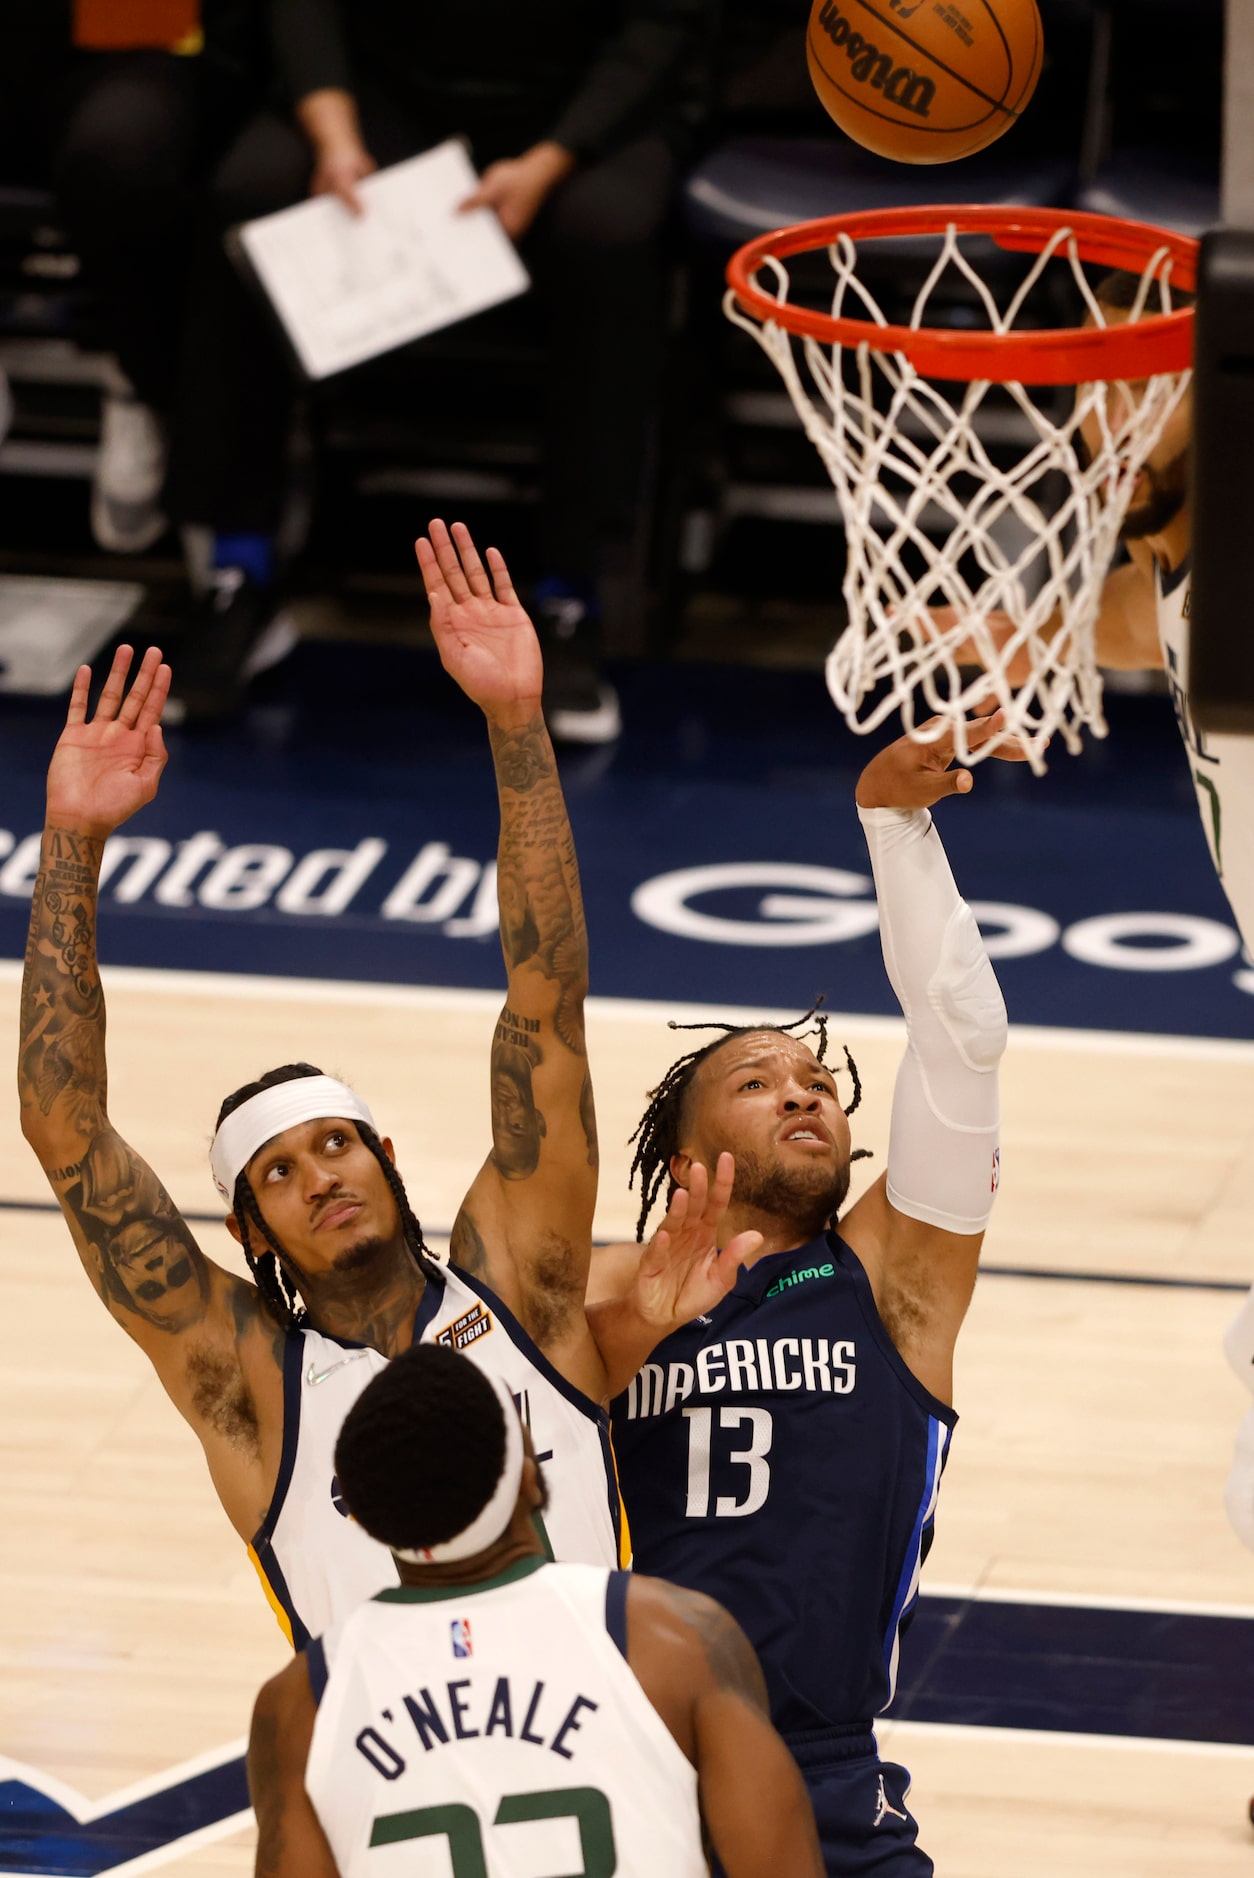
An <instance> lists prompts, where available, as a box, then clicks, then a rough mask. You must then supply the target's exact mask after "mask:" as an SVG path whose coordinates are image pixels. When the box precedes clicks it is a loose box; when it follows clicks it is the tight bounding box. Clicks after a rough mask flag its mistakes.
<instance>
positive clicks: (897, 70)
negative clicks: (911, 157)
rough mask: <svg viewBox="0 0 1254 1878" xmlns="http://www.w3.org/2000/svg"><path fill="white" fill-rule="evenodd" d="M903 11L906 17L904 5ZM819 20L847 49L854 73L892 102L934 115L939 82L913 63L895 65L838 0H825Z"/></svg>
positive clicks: (836, 43) (836, 42)
mask: <svg viewBox="0 0 1254 1878" xmlns="http://www.w3.org/2000/svg"><path fill="white" fill-rule="evenodd" d="M899 11H900V12H901V14H902V16H903V17H906V9H905V8H904V7H902V8H900V9H899ZM819 24H820V26H821V27H822V28H823V31H824V32H825V33H826V34H827V37H828V38H829V39H830V40H831V42H832V44H833V45H834V46H838V47H839V48H840V50H841V51H842V52H843V53H844V55H845V57H846V58H847V59H848V61H849V66H850V71H851V74H852V76H853V77H854V78H856V79H857V81H858V83H859V84H860V85H869V86H870V87H871V89H872V90H873V91H882V92H883V94H884V96H885V97H886V98H887V99H888V101H889V103H890V104H895V105H896V106H897V107H898V108H899V109H900V110H903V111H912V112H913V113H914V115H915V116H916V117H928V116H929V115H930V113H931V109H932V100H933V98H934V97H935V96H936V86H935V85H934V84H933V83H932V80H931V79H930V78H924V77H921V76H920V74H919V73H918V72H916V71H914V70H913V69H912V68H911V67H910V66H909V65H894V63H893V60H892V58H891V56H890V54H889V53H887V52H881V51H880V49H879V47H878V46H877V45H875V44H874V43H873V42H872V41H871V40H869V39H865V38H864V37H863V36H862V34H861V33H860V32H858V31H857V30H856V29H855V27H854V25H853V22H852V21H851V20H850V19H849V18H848V17H847V16H846V15H845V14H844V13H842V12H841V10H840V8H839V7H838V6H837V5H836V0H824V4H823V7H822V9H821V11H820V13H819Z"/></svg>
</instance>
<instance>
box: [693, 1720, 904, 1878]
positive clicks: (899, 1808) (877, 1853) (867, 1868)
mask: <svg viewBox="0 0 1254 1878" xmlns="http://www.w3.org/2000/svg"><path fill="white" fill-rule="evenodd" d="M864 1740H868V1741H869V1740H870V1738H869V1737H866V1738H864ZM788 1745H789V1748H790V1749H791V1750H792V1753H793V1756H794V1758H795V1759H796V1761H797V1764H798V1766H799V1767H800V1769H801V1777H802V1779H803V1780H804V1781H805V1783H806V1791H807V1792H808V1793H809V1795H810V1800H811V1804H812V1805H813V1807H814V1818H815V1822H816V1824H817V1826H818V1829H819V1844H820V1845H821V1847H822V1849H823V1869H824V1871H825V1872H827V1874H828V1878H933V1873H934V1871H935V1867H934V1865H933V1864H932V1861H931V1859H930V1858H929V1857H928V1856H927V1853H926V1852H924V1851H922V1850H921V1848H920V1847H919V1846H918V1845H917V1844H916V1843H915V1841H916V1838H917V1835H918V1830H919V1828H918V1824H917V1822H916V1821H915V1820H914V1818H913V1817H912V1816H911V1813H910V1809H909V1807H908V1806H907V1805H906V1794H907V1793H908V1792H909V1790H910V1776H909V1774H908V1773H907V1772H906V1770H905V1768H904V1767H898V1766H896V1764H895V1763H894V1762H892V1761H882V1760H880V1758H879V1756H878V1754H876V1753H875V1752H874V1742H873V1741H870V1750H869V1751H868V1750H867V1747H866V1746H865V1745H864V1744H863V1743H859V1742H857V1741H854V1740H851V1741H850V1742H849V1744H848V1746H849V1749H850V1750H852V1751H849V1752H845V1753H839V1756H838V1758H833V1753H834V1750H833V1743H832V1741H831V1740H830V1738H829V1739H827V1740H817V1739H815V1740H809V1741H799V1740H796V1739H793V1740H790V1741H789V1742H788ZM859 1749H861V1751H857V1750H859ZM713 1870H714V1873H715V1878H722V1868H721V1867H720V1866H719V1865H718V1864H717V1862H716V1863H715V1865H714V1867H713Z"/></svg>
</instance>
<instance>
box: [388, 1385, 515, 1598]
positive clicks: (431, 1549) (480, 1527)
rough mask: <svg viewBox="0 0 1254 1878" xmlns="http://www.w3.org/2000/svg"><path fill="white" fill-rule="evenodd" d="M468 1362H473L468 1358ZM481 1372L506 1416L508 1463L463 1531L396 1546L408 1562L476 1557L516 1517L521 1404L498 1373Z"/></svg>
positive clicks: (438, 1562) (434, 1562) (440, 1562)
mask: <svg viewBox="0 0 1254 1878" xmlns="http://www.w3.org/2000/svg"><path fill="white" fill-rule="evenodd" d="M466 1361H467V1362H469V1361H470V1359H469V1357H467V1358H466ZM476 1368H478V1365H476ZM479 1374H480V1375H481V1376H483V1377H484V1378H485V1379H486V1380H487V1381H488V1382H490V1383H491V1384H492V1387H493V1388H494V1389H495V1391H496V1399H497V1401H498V1402H499V1403H500V1405H501V1412H502V1414H503V1415H504V1417H505V1464H504V1466H503V1467H502V1469H501V1478H500V1479H499V1480H498V1481H497V1483H496V1487H495V1489H494V1491H493V1494H492V1498H491V1499H490V1500H489V1501H488V1503H487V1505H486V1506H485V1507H484V1509H483V1511H482V1512H481V1513H480V1514H479V1515H478V1516H477V1518H475V1519H472V1520H471V1522H470V1524H469V1526H467V1527H465V1529H464V1530H463V1531H462V1532H458V1533H454V1535H453V1537H452V1538H451V1539H445V1540H444V1541H443V1543H442V1544H440V1545H425V1546H422V1547H420V1548H418V1549H416V1550H415V1551H412V1552H406V1551H403V1550H402V1549H401V1547H400V1546H393V1547H392V1550H393V1552H394V1553H395V1555H396V1557H397V1558H403V1559H404V1560H405V1561H406V1563H407V1564H410V1565H443V1564H445V1563H448V1564H450V1565H451V1564H456V1563H457V1561H458V1560H459V1559H464V1558H473V1557H474V1556H475V1553H476V1552H482V1551H483V1550H484V1549H485V1548H486V1547H487V1546H490V1545H491V1544H492V1542H493V1540H494V1539H499V1538H500V1536H501V1534H502V1533H503V1532H504V1531H505V1528H506V1527H507V1526H508V1525H509V1522H510V1520H511V1519H512V1518H513V1516H514V1508H515V1507H516V1506H517V1504H518V1489H519V1486H520V1485H521V1482H522V1466H523V1438H522V1423H521V1422H520V1421H519V1419H518V1405H517V1403H516V1402H515V1401H514V1398H513V1396H512V1395H511V1394H510V1392H509V1390H508V1389H507V1388H506V1386H505V1384H504V1383H503V1382H502V1381H501V1379H500V1377H499V1376H494V1375H492V1373H491V1371H489V1370H486V1369H481V1370H479Z"/></svg>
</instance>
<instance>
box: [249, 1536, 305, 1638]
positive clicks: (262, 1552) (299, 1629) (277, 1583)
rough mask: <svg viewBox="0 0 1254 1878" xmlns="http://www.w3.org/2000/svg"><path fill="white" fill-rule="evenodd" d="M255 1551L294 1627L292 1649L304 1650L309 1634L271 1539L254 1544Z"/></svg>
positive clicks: (266, 1577) (267, 1581)
mask: <svg viewBox="0 0 1254 1878" xmlns="http://www.w3.org/2000/svg"><path fill="white" fill-rule="evenodd" d="M253 1551H254V1552H255V1553H256V1556H257V1564H258V1566H259V1568H260V1569H261V1571H262V1572H263V1573H264V1574H265V1580H266V1583H267V1584H268V1585H269V1587H270V1590H271V1592H272V1594H273V1596H274V1598H275V1599H276V1601H277V1602H278V1603H279V1604H281V1605H282V1607H283V1610H284V1612H285V1613H286V1615H287V1621H288V1623H289V1624H290V1625H291V1626H292V1648H293V1649H294V1650H303V1649H304V1648H305V1646H306V1644H307V1643H308V1642H309V1632H308V1630H307V1629H306V1627H305V1625H304V1623H303V1621H302V1619H301V1615H300V1612H299V1611H298V1610H297V1609H296V1606H295V1604H294V1603H293V1602H292V1594H291V1592H290V1591H289V1590H288V1588H287V1580H286V1578H284V1576H283V1572H282V1570H281V1568H280V1566H279V1561H278V1558H277V1556H276V1554H275V1550H274V1547H273V1546H272V1545H271V1544H270V1541H269V1539H266V1540H265V1541H264V1542H263V1543H262V1544H260V1545H257V1544H254V1546H253Z"/></svg>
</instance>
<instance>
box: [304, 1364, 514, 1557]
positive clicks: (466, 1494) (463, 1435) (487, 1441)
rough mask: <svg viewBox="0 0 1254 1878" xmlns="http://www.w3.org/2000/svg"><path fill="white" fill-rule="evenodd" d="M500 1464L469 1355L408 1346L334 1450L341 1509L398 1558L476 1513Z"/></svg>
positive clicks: (485, 1389) (374, 1385)
mask: <svg viewBox="0 0 1254 1878" xmlns="http://www.w3.org/2000/svg"><path fill="white" fill-rule="evenodd" d="M504 1465H505V1416H504V1412H503V1410H502V1407H501V1403H500V1401H499V1399H498V1397H497V1395H496V1391H495V1390H494V1389H493V1387H492V1385H491V1383H490V1382H489V1381H488V1380H487V1378H486V1376H484V1375H483V1374H482V1372H481V1371H480V1370H478V1369H476V1368H475V1366H474V1364H473V1363H472V1362H471V1361H470V1359H469V1357H465V1356H459V1355H458V1354H457V1352H456V1351H455V1350H448V1349H445V1348H444V1347H443V1346H442V1345H440V1344H438V1343H416V1344H414V1345H412V1346H411V1348H410V1349H408V1350H405V1351H404V1352H403V1353H402V1354H401V1355H400V1356H398V1357H396V1358H394V1359H393V1361H392V1362H391V1363H389V1364H388V1366H387V1368H386V1369H384V1370H381V1371H380V1372H379V1374H378V1375H377V1376H376V1377H375V1378H374V1380H373V1381H372V1382H371V1383H369V1384H368V1385H367V1387H366V1388H365V1389H363V1391H362V1393H361V1394H360V1395H359V1396H358V1398H357V1400H356V1402H354V1404H353V1406H352V1408H351V1409H350V1410H349V1411H348V1415H347V1416H346V1418H345V1421H344V1426H343V1427H342V1428H341V1430H340V1438H339V1440H338V1441H337V1443H336V1447H335V1472H336V1477H337V1479H338V1480H339V1483H340V1492H341V1493H342V1495H343V1496H344V1503H345V1505H346V1506H347V1507H348V1510H349V1512H350V1513H351V1514H352V1516H353V1518H354V1519H355V1520H356V1521H357V1523H358V1525H360V1526H364V1528H365V1529H366V1531H367V1532H368V1533H369V1534H370V1536H371V1538H372V1539H378V1540H379V1541H380V1542H381V1543H382V1544H383V1545H387V1546H393V1547H395V1548H396V1549H397V1550H399V1551H404V1552H417V1551H420V1550H421V1549H422V1548H423V1547H424V1546H431V1545H443V1544H444V1543H445V1541H446V1540H449V1539H452V1538H455V1537H456V1535H457V1534H458V1533H461V1532H464V1531H465V1530H466V1528H467V1526H469V1525H470V1524H471V1522H472V1521H473V1520H475V1519H477V1518H478V1517H479V1515H480V1513H482V1511H483V1509H484V1507H485V1506H486V1505H487V1504H488V1501H489V1500H490V1499H491V1498H492V1495H493V1493H494V1492H495V1490H496V1485H497V1482H498V1481H499V1480H500V1478H501V1472H502V1469H503V1468H504Z"/></svg>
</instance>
